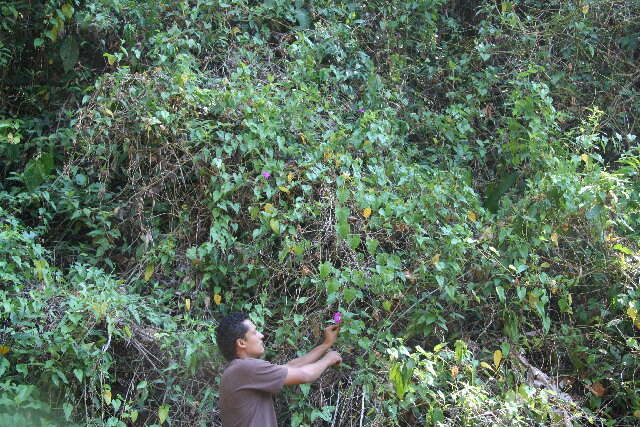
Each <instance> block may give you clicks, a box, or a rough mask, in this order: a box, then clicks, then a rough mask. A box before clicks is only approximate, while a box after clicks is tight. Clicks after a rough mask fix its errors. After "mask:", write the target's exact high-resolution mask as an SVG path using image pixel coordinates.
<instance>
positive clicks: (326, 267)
mask: <svg viewBox="0 0 640 427" xmlns="http://www.w3.org/2000/svg"><path fill="white" fill-rule="evenodd" d="M332 268H333V266H332V265H331V263H330V262H323V263H322V264H320V267H319V268H318V269H319V273H320V280H324V279H326V278H327V277H329V274H331V270H332Z"/></svg>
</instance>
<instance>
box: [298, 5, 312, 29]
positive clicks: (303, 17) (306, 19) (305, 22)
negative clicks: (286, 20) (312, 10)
mask: <svg viewBox="0 0 640 427" xmlns="http://www.w3.org/2000/svg"><path fill="white" fill-rule="evenodd" d="M296 20H297V21H298V29H300V30H306V29H307V28H309V26H310V25H311V17H310V16H309V12H307V10H306V9H297V10H296Z"/></svg>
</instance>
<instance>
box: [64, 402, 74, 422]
mask: <svg viewBox="0 0 640 427" xmlns="http://www.w3.org/2000/svg"><path fill="white" fill-rule="evenodd" d="M62 409H63V411H64V419H65V420H67V421H69V420H71V413H72V412H73V405H71V404H70V403H69V402H64V403H63V404H62Z"/></svg>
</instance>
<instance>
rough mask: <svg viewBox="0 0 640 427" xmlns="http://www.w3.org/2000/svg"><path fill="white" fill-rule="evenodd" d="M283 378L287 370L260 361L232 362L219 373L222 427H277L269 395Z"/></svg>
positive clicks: (281, 382)
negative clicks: (220, 376) (220, 378)
mask: <svg viewBox="0 0 640 427" xmlns="http://www.w3.org/2000/svg"><path fill="white" fill-rule="evenodd" d="M286 378H287V367H286V366H281V365H272V364H271V363H269V362H265V361H264V360H260V359H252V358H247V359H234V360H232V361H231V363H229V365H227V367H226V368H225V370H224V372H223V373H222V381H221V383H220V410H221V412H222V425H223V426H224V427H277V425H278V422H277V420H276V411H275V410H274V409H273V394H275V393H278V392H279V391H280V390H281V389H282V386H283V385H284V380H285V379H286Z"/></svg>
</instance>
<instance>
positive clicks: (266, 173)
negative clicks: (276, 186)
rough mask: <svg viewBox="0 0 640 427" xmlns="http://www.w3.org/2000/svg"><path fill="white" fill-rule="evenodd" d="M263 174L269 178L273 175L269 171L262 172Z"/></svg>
mask: <svg viewBox="0 0 640 427" xmlns="http://www.w3.org/2000/svg"><path fill="white" fill-rule="evenodd" d="M262 176H263V177H264V178H269V177H270V176H271V174H270V173H269V172H262Z"/></svg>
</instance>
